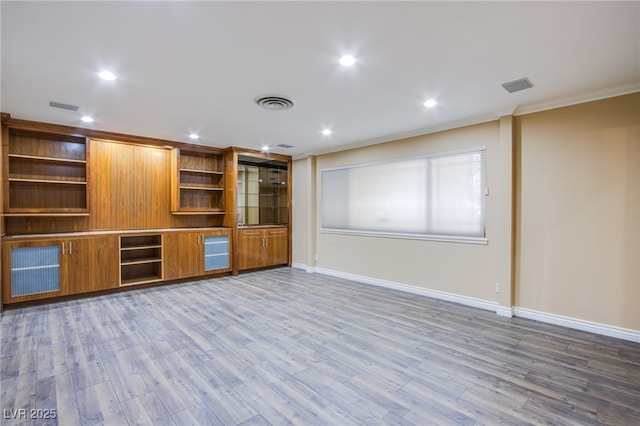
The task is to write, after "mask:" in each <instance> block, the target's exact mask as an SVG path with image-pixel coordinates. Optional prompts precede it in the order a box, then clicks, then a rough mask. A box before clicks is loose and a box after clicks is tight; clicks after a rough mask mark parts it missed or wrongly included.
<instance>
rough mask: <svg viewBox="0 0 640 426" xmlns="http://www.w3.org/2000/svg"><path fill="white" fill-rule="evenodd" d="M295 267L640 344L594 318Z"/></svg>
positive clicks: (634, 335) (633, 333) (639, 335)
mask: <svg viewBox="0 0 640 426" xmlns="http://www.w3.org/2000/svg"><path fill="white" fill-rule="evenodd" d="M291 266H292V267H293V268H296V269H302V270H304V271H306V272H308V273H318V274H323V275H329V276H332V277H336V278H344V279H347V280H351V281H357V282H360V283H364V284H371V285H376V286H379V287H385V288H391V289H394V290H400V291H404V292H407V293H413V294H419V295H422V296H427V297H433V298H434V299H440V300H446V301H448V302H454V303H460V304H462V305H467V306H473V307H475V308H480V309H485V310H488V311H494V312H495V313H496V314H497V315H499V316H503V317H512V316H517V317H521V318H527V319H532V320H536V321H540V322H544V323H548V324H554V325H559V326H563V327H567V328H572V329H575V330H582V331H587V332H590V333H595V334H600V335H603V336H609V337H615V338H618V339H623V340H628V341H631V342H637V343H640V331H638V330H631V329H627V328H621V327H615V326H612V325H607V324H600V323H596V322H592V321H585V320H581V319H577V318H570V317H564V316H561V315H555V314H549V313H546V312H540V311H534V310H532V309H526V308H519V307H517V306H514V307H507V306H500V305H498V304H497V303H495V302H489V301H486V300H481V299H475V298H472V297H466V296H460V295H458V294H453V293H447V292H443V291H438V290H430V289H426V288H422V287H416V286H412V285H408V284H402V283H397V282H394V281H387V280H381V279H378V278H372V277H367V276H364V275H357V274H351V273H348V272H340V271H335V270H332V269H326V268H315V267H309V266H307V265H305V264H301V263H294V264H292V265H291Z"/></svg>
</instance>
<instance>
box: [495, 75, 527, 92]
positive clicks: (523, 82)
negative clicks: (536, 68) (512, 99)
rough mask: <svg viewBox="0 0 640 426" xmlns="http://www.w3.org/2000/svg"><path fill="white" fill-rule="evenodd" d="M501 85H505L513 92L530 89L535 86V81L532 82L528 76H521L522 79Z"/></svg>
mask: <svg viewBox="0 0 640 426" xmlns="http://www.w3.org/2000/svg"><path fill="white" fill-rule="evenodd" d="M501 86H502V87H504V89H505V90H506V91H507V92H509V93H513V92H519V91H520V90H524V89H530V88H532V87H533V83H531V81H529V79H528V78H521V79H520V80H514V81H510V82H508V83H502V84H501Z"/></svg>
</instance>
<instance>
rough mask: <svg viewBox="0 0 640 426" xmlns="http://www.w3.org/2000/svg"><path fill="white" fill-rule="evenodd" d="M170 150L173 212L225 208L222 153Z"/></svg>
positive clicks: (202, 212) (221, 209)
mask: <svg viewBox="0 0 640 426" xmlns="http://www.w3.org/2000/svg"><path fill="white" fill-rule="evenodd" d="M172 154H173V157H172V161H173V175H172V178H173V180H174V182H173V192H172V212H173V213H174V214H183V213H185V212H188V213H189V214H196V213H198V212H199V213H201V214H211V213H214V214H222V212H224V210H225V209H224V162H223V155H222V153H216V152H205V151H196V150H194V151H190V150H185V149H175V150H174V151H173V153H172Z"/></svg>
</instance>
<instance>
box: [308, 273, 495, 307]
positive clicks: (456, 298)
mask: <svg viewBox="0 0 640 426" xmlns="http://www.w3.org/2000/svg"><path fill="white" fill-rule="evenodd" d="M315 272H317V273H319V274H323V275H329V276H332V277H336V278H344V279H347V280H351V281H357V282H360V283H365V284H372V285H376V286H379V287H385V288H391V289H394V290H400V291H404V292H407V293H413V294H419V295H421V296H427V297H433V298H434V299H440V300H446V301H448V302H454V303H460V304H462V305H467V306H473V307H474V308H480V309H486V310H488V311H494V312H495V311H496V307H497V306H498V304H497V303H494V302H487V301H486V300H481V299H475V298H473V297H466V296H460V295H457V294H453V293H447V292H444V291H438V290H430V289H427V288H423V287H416V286H412V285H408V284H401V283H397V282H393V281H387V280H381V279H378V278H371V277H366V276H363V275H356V274H350V273H347V272H340V271H334V270H332V269H325V268H315Z"/></svg>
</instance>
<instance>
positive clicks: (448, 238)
mask: <svg viewBox="0 0 640 426" xmlns="http://www.w3.org/2000/svg"><path fill="white" fill-rule="evenodd" d="M320 233H321V234H339V235H355V236H360V237H382V238H396V239H403V240H423V241H441V242H446V243H464V244H483V245H486V244H489V240H488V239H487V238H482V237H464V236H455V235H431V234H405V233H401V232H376V231H354V230H348V229H330V228H321V229H320Z"/></svg>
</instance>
